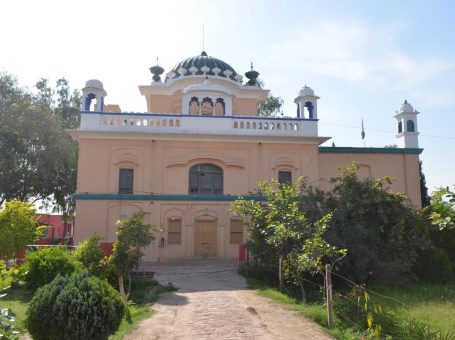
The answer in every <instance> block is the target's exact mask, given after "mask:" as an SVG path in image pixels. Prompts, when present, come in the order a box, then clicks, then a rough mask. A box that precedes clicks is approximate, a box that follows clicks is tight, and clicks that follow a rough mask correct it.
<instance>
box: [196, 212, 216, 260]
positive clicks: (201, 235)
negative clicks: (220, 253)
mask: <svg viewBox="0 0 455 340" xmlns="http://www.w3.org/2000/svg"><path fill="white" fill-rule="evenodd" d="M216 236H217V233H216V220H198V221H195V222H194V256H203V257H208V256H216V248H217V247H216V246H217V237H216Z"/></svg>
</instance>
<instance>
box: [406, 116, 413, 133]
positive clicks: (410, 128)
mask: <svg viewBox="0 0 455 340" xmlns="http://www.w3.org/2000/svg"><path fill="white" fill-rule="evenodd" d="M406 130H407V131H408V132H415V126H414V122H413V121H412V120H410V119H409V120H408V121H407V122H406Z"/></svg>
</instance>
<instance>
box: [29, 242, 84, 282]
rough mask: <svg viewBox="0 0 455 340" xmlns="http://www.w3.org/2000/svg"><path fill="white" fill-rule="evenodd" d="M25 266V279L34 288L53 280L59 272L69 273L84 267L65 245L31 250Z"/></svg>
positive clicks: (62, 273)
mask: <svg viewBox="0 0 455 340" xmlns="http://www.w3.org/2000/svg"><path fill="white" fill-rule="evenodd" d="M24 266H25V268H26V272H25V275H24V280H25V282H26V284H27V287H28V288H30V289H32V290H36V289H37V288H38V287H41V286H43V285H45V284H46V283H49V282H51V281H52V280H53V279H54V278H55V277H56V276H57V275H58V274H61V275H67V274H71V273H73V272H75V271H79V270H80V269H81V268H82V265H81V263H80V262H79V261H77V260H76V259H75V258H74V257H73V256H71V254H70V253H69V252H68V251H67V250H66V248H65V247H50V248H41V249H38V250H36V251H33V252H29V253H28V254H27V256H26V257H25V262H24Z"/></svg>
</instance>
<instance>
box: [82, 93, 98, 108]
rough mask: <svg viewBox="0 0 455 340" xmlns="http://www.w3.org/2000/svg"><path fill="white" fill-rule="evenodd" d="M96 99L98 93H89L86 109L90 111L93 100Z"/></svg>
mask: <svg viewBox="0 0 455 340" xmlns="http://www.w3.org/2000/svg"><path fill="white" fill-rule="evenodd" d="M93 99H96V95H95V94H94V93H89V94H88V95H87V97H85V105H84V109H85V111H90V106H91V105H92V100H93Z"/></svg>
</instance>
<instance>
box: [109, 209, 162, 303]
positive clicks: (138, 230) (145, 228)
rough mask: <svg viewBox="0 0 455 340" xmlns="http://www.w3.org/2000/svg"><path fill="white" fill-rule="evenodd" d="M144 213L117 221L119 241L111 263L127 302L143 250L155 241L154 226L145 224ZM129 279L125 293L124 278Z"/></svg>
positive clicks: (121, 293)
mask: <svg viewBox="0 0 455 340" xmlns="http://www.w3.org/2000/svg"><path fill="white" fill-rule="evenodd" d="M143 219H144V212H142V211H140V212H137V213H136V214H134V215H133V216H132V217H131V218H130V219H128V220H120V221H117V226H118V231H117V241H116V242H115V243H114V248H113V252H112V255H111V261H112V263H113V265H114V268H115V271H116V273H117V276H118V284H119V291H120V295H121V296H122V299H123V300H124V301H126V300H127V298H128V295H129V294H130V292H131V272H132V271H133V270H134V269H136V268H137V267H138V266H139V263H140V260H141V258H142V256H144V252H143V249H144V248H145V247H147V246H148V245H149V244H150V242H152V240H153V239H154V237H153V234H152V231H153V228H154V226H153V225H151V224H145V223H144V222H143ZM125 276H126V277H127V278H128V288H127V292H126V293H125V287H124V277H125Z"/></svg>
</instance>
